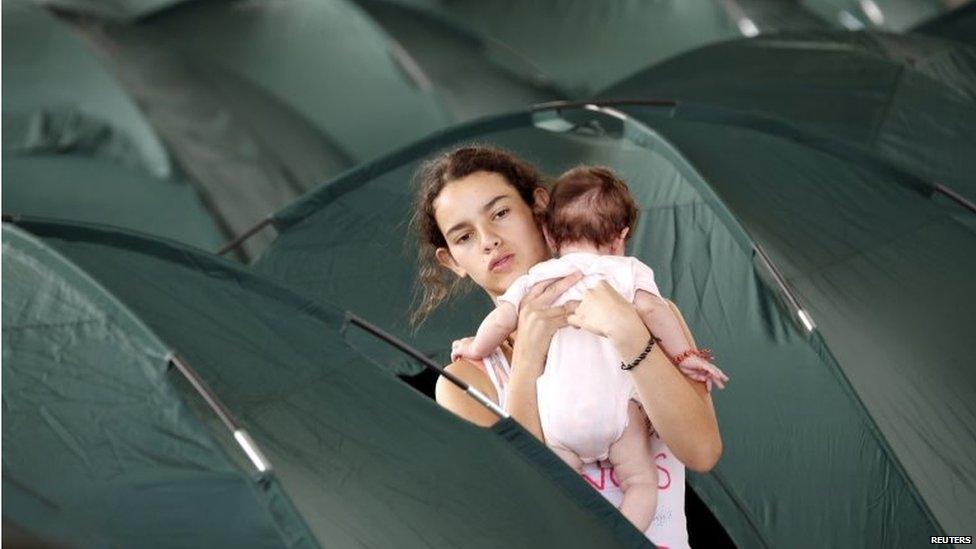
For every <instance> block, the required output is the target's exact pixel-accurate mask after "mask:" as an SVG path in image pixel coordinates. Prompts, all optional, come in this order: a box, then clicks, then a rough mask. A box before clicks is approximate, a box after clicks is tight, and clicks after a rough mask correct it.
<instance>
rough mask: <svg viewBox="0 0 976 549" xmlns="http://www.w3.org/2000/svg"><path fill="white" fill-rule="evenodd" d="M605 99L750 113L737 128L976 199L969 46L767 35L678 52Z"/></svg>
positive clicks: (975, 100)
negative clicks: (870, 159)
mask: <svg viewBox="0 0 976 549" xmlns="http://www.w3.org/2000/svg"><path fill="white" fill-rule="evenodd" d="M599 97H600V98H601V99H609V100H612V99H624V98H627V99H629V98H638V97H660V98H667V99H673V100H677V101H687V102H695V103H705V104H708V105H711V106H717V107H721V108H725V109H729V110H731V111H735V112H731V113H729V115H728V116H729V117H732V116H735V115H736V114H743V115H744V116H740V117H739V119H740V122H736V123H742V124H752V125H753V126H765V127H767V128H771V127H772V126H775V125H779V126H781V130H780V132H781V133H783V134H789V135H790V136H791V137H792V138H794V139H806V140H820V141H829V142H834V143H835V146H836V147H838V148H840V149H854V150H860V151H863V152H865V153H869V154H873V155H876V156H878V157H880V158H882V159H883V160H884V161H885V162H888V163H890V164H892V165H894V166H897V167H899V168H902V169H904V170H906V171H908V172H910V173H912V174H914V175H916V176H918V177H919V178H922V179H923V180H925V181H926V182H927V183H928V184H930V185H933V186H934V185H942V186H943V187H944V188H945V189H947V190H948V191H949V192H951V193H954V194H958V195H962V196H963V197H965V198H966V199H967V200H969V201H970V202H976V181H974V180H973V178H972V174H973V173H974V172H976V155H973V154H972V151H973V150H976V132H973V128H976V49H973V48H971V47H967V46H965V45H962V44H958V43H954V42H949V41H945V40H940V39H937V38H931V37H925V36H918V35H893V34H885V33H878V32H858V33H849V32H847V33H842V32H819V33H804V34H785V35H783V34H780V35H770V36H761V37H758V38H755V39H751V40H737V41H732V42H726V43H723V44H717V45H714V46H707V47H704V48H701V49H698V50H695V51H693V52H690V53H686V54H684V55H681V56H678V57H676V58H674V59H672V60H670V61H667V62H665V63H662V64H660V65H657V66H654V67H651V68H649V69H646V70H645V71H643V72H641V73H638V74H636V75H634V76H632V77H630V78H627V79H625V80H624V81H622V82H619V83H617V84H615V85H614V86H612V87H610V88H609V89H608V90H606V91H604V92H602V93H601V94H600V96H599ZM755 115H758V116H755Z"/></svg>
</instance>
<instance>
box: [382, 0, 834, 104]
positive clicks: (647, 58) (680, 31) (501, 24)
mask: <svg viewBox="0 0 976 549" xmlns="http://www.w3.org/2000/svg"><path fill="white" fill-rule="evenodd" d="M370 1H375V0H370ZM386 1H387V2H390V1H393V2H396V3H399V4H404V5H408V6H411V7H412V8H414V9H418V10H422V11H425V12H427V13H431V14H433V15H435V16H437V17H440V18H442V19H444V20H447V21H451V22H453V23H454V24H456V25H457V26H459V27H461V28H465V29H468V30H469V31H470V32H472V33H473V34H475V35H476V36H479V37H481V39H482V40H483V41H485V42H487V43H489V44H491V45H492V47H491V49H490V57H491V59H492V60H494V61H495V62H496V63H497V64H498V65H499V66H500V67H505V68H506V69H507V70H510V71H518V72H519V73H520V74H522V75H524V77H525V78H529V79H531V80H535V81H540V82H548V83H550V84H551V85H553V86H555V87H556V88H557V89H559V90H560V91H561V92H562V93H563V94H564V95H566V96H567V97H573V98H584V97H589V96H591V95H592V94H593V93H595V92H596V91H598V90H601V89H603V88H605V87H607V86H609V85H610V84H612V83H614V82H617V81H619V80H620V79H621V78H624V77H626V76H628V75H629V74H631V73H633V72H635V71H637V70H640V69H642V68H644V67H647V66H648V65H650V64H653V63H655V62H657V61H661V60H663V59H667V58H668V57H671V56H672V55H675V54H678V53H681V52H683V51H686V50H690V49H692V48H696V47H698V46H701V45H703V44H707V43H711V42H715V41H719V40H724V39H727V38H735V37H738V36H743V35H746V36H753V35H755V34H757V33H759V32H767V31H771V30H779V31H783V30H809V29H815V28H822V27H823V26H825V23H823V22H822V21H820V20H819V19H818V18H817V17H814V16H812V15H811V14H809V12H807V11H806V10H805V9H804V8H803V7H801V6H800V5H798V4H796V3H792V2H781V3H773V2H768V1H765V0H736V1H734V2H733V1H705V2H588V1H585V0H545V1H535V2H519V1H517V0H505V1H495V2H478V1H475V0H452V1H445V0H386Z"/></svg>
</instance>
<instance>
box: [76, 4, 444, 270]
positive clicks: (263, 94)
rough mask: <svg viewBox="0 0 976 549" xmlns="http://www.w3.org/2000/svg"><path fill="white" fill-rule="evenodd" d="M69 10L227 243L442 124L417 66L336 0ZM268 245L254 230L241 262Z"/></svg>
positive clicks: (267, 238)
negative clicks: (137, 12)
mask: <svg viewBox="0 0 976 549" xmlns="http://www.w3.org/2000/svg"><path fill="white" fill-rule="evenodd" d="M74 4H75V5H73V6H62V7H64V8H65V9H68V10H78V11H80V12H81V13H82V14H83V15H77V14H75V13H74V12H71V15H65V17H66V18H69V19H71V20H72V21H73V22H74V23H75V26H76V28H77V29H78V30H79V31H80V32H81V34H82V35H83V36H84V37H85V38H86V39H87V41H88V43H89V46H90V47H93V48H94V49H95V50H97V51H98V52H99V53H100V54H101V55H103V56H104V57H105V58H106V60H107V62H108V63H109V64H110V65H111V66H112V67H113V68H114V69H115V70H116V71H117V72H118V74H119V75H120V79H121V80H122V81H123V82H124V83H125V85H126V88H127V90H128V91H129V92H130V93H131V94H132V95H133V97H135V98H137V99H138V101H139V102H140V104H142V105H143V106H144V107H145V109H146V111H147V113H148V116H149V117H150V120H151V121H152V123H153V126H154V127H155V128H156V129H157V130H158V132H159V133H160V135H161V136H162V137H163V138H164V139H165V140H166V142H167V145H168V146H169V148H170V150H171V151H172V153H173V156H174V158H175V159H176V160H177V162H178V163H179V165H180V166H181V167H182V168H183V169H184V170H185V171H186V173H187V177H188V179H190V180H191V181H192V182H193V183H194V184H196V185H197V186H198V188H199V190H200V193H201V195H202V196H203V197H205V199H206V203H207V205H208V206H209V207H210V208H211V210H212V211H213V212H214V214H215V215H216V216H217V218H218V219H219V220H220V222H221V224H222V226H224V227H226V228H227V229H228V230H229V231H230V232H231V233H232V234H235V235H236V234H239V233H240V232H242V231H243V230H244V229H246V228H247V227H250V226H251V225H253V224H254V223H255V222H257V221H258V220H260V219H262V218H264V217H266V216H267V215H269V214H270V213H272V212H274V211H276V210H278V209H280V208H281V207H283V206H284V205H286V204H287V203H289V202H290V201H292V200H293V199H294V198H295V197H297V196H299V195H300V194H301V193H302V192H304V191H305V190H307V189H309V188H310V187H312V186H313V185H315V184H317V183H320V182H321V181H324V180H327V179H328V178H331V177H334V176H335V175H337V174H339V173H341V172H342V171H344V170H345V169H347V168H348V167H350V166H352V165H353V164H354V163H356V162H360V161H363V160H366V159H369V158H372V157H374V156H376V155H378V154H381V153H385V152H387V151H388V150H390V149H392V148H395V147H396V146H399V145H402V144H405V143H408V142H410V141H412V140H414V139H417V138H419V137H420V136H423V135H425V134H426V133H428V132H430V131H432V130H434V129H437V128H440V127H443V126H445V125H447V124H448V123H449V122H450V116H449V114H448V113H447V111H446V110H445V108H444V107H443V105H442V104H441V102H440V101H439V99H438V97H437V95H436V93H435V92H434V91H433V90H432V89H430V88H429V86H426V85H425V83H426V79H425V77H424V76H423V74H422V73H418V72H417V71H416V70H415V68H416V67H415V65H416V64H415V63H413V61H412V60H411V59H410V58H409V56H408V55H407V54H406V53H405V52H404V51H403V50H402V48H399V47H398V46H397V45H396V44H395V43H394V42H393V41H392V40H391V39H390V38H389V36H387V35H386V34H385V32H384V31H383V30H382V28H381V27H380V26H379V25H377V24H376V23H375V22H373V21H372V20H371V19H370V18H369V17H368V16H367V15H366V14H365V13H363V12H362V10H360V9H359V8H358V7H356V6H354V5H352V4H349V3H348V2H347V1H346V0H328V1H324V2H323V1H306V0H302V1H297V2H288V3H286V4H282V3H278V2H271V1H259V2H252V3H249V4H247V6H246V8H245V7H244V5H243V4H241V3H239V2H234V1H219V0H217V1H205V2H204V1H201V2H196V1H192V2H184V3H174V5H172V6H169V7H167V8H166V9H158V8H159V6H157V5H156V4H155V3H152V2H150V3H147V4H152V5H151V6H147V9H148V8H152V9H153V10H154V11H153V13H152V15H151V16H147V17H145V18H142V19H139V20H138V21H135V22H128V23H121V22H118V21H115V20H104V19H100V18H99V15H104V14H100V13H99V10H97V9H96V10H93V9H89V8H90V7H91V5H90V3H85V2H76V3H74ZM91 15H95V16H96V17H91ZM119 15H120V16H121V17H116V18H115V19H119V18H121V19H126V17H125V16H124V14H119ZM270 239H271V236H270V235H268V234H264V233H262V234H259V235H257V236H256V237H255V238H253V239H251V240H249V241H248V243H247V245H246V247H245V249H244V250H243V252H244V255H245V256H254V255H256V254H258V253H259V252H260V250H262V249H263V248H264V246H265V245H266V244H267V243H268V242H269V241H270Z"/></svg>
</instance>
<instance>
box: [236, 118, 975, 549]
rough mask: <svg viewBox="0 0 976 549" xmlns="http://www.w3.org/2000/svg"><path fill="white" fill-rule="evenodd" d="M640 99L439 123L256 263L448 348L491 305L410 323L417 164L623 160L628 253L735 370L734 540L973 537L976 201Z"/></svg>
mask: <svg viewBox="0 0 976 549" xmlns="http://www.w3.org/2000/svg"><path fill="white" fill-rule="evenodd" d="M627 109H628V110H629V112H630V113H631V115H628V114H627V113H624V112H622V111H620V110H616V109H612V108H609V107H597V106H588V107H586V106H576V107H573V106H570V105H567V106H565V107H564V108H545V109H541V110H537V111H535V112H526V113H516V114H512V115H507V116H499V117H493V118H488V119H484V120H482V121H479V122H477V123H472V124H468V125H463V126H459V127H456V128H452V129H451V130H448V131H445V132H442V133H439V134H437V135H435V136H432V137H431V138H429V139H427V140H424V141H422V142H419V143H416V144H415V145H413V146H411V147H408V148H405V149H402V150H400V151H398V152H396V153H394V154H392V155H390V156H387V157H385V158H383V159H381V160H379V161H377V162H375V163H373V164H370V165H367V166H364V167H362V168H360V169H356V170H353V171H352V172H349V173H348V174H346V175H344V176H342V177H340V178H337V179H336V180H334V181H331V182H329V183H327V184H325V185H323V186H321V187H320V188H318V189H316V190H315V191H314V192H312V193H309V195H307V196H306V197H304V198H303V199H302V200H300V201H298V202H296V203H295V204H293V205H292V206H290V207H289V208H288V209H286V210H283V211H282V212H279V213H278V214H276V216H275V218H274V223H275V226H276V228H277V230H278V232H279V236H278V238H277V240H276V241H275V243H274V244H273V245H272V247H271V248H270V249H269V251H268V252H267V253H266V254H265V255H264V256H263V257H262V258H260V260H259V261H258V262H257V263H256V264H255V266H254V268H255V269H256V270H257V271H258V272H259V273H261V274H264V275H266V276H268V277H270V278H273V279H275V280H277V281H279V282H280V283H281V284H283V285H285V286H287V287H289V288H291V289H292V290H294V291H295V292H296V293H300V294H302V295H305V296H307V297H309V298H311V299H313V300H315V301H318V302H335V303H337V304H339V305H340V306H341V307H344V308H348V309H351V310H356V311H362V313H363V314H364V315H366V316H368V317H370V318H374V319H375V320H376V321H377V323H378V324H380V325H381V326H382V327H384V328H386V329H388V330H390V331H392V332H394V333H396V334H398V335H400V336H402V337H404V338H409V339H410V340H411V341H412V342H414V343H415V344H416V345H417V346H418V348H420V349H421V350H422V351H423V352H425V353H428V354H429V355H431V356H436V357H438V359H439V360H442V361H446V353H447V350H448V349H449V346H450V341H451V340H452V339H453V338H456V337H459V336H464V335H470V333H471V332H472V331H473V330H474V328H475V326H476V325H477V322H478V319H480V318H482V316H483V315H484V314H485V313H486V312H487V311H488V310H489V308H490V303H489V301H488V299H487V298H486V297H485V296H484V295H483V294H481V293H479V292H472V293H470V294H469V295H468V296H467V297H466V298H464V299H460V300H457V303H455V305H454V307H445V308H444V309H443V310H441V311H439V312H438V313H436V314H435V315H434V316H433V317H432V318H431V319H430V320H429V321H428V323H427V324H425V325H424V326H422V327H421V328H420V330H419V331H418V332H417V333H415V334H414V333H411V331H410V329H409V327H408V326H407V324H406V318H407V317H408V314H409V311H410V304H411V287H412V285H413V282H414V279H415V275H414V264H413V261H414V256H415V252H414V249H413V244H412V241H411V239H410V235H409V234H407V233H406V231H405V227H406V223H407V221H408V219H409V216H410V211H409V203H410V199H411V197H412V194H411V186H410V184H409V181H410V178H411V176H412V174H413V173H414V171H415V169H416V168H417V166H418V164H419V163H420V162H421V161H422V160H424V159H426V158H429V157H431V156H432V155H434V154H436V153H437V152H438V151H440V150H443V149H445V148H450V147H454V146H457V145H459V144H462V143H470V142H477V143H489V144H495V145H500V146H504V147H506V148H508V149H510V150H512V151H515V152H517V153H518V154H519V155H521V156H523V157H524V158H525V159H527V160H529V161H531V162H533V163H535V164H536V165H537V166H539V167H540V168H541V169H543V170H544V171H545V172H547V173H550V174H555V173H558V172H560V171H561V170H564V169H566V168H568V167H571V166H574V165H576V164H578V163H598V164H605V165H609V166H611V167H612V168H614V169H616V170H618V171H619V173H620V174H621V175H622V176H623V177H624V178H625V179H626V180H627V181H628V182H629V183H630V186H631V188H632V190H633V192H634V194H635V196H636V198H637V200H638V203H639V206H640V208H641V219H640V222H639V224H638V227H637V230H636V231H635V236H634V238H633V240H632V242H631V245H630V253H631V254H633V255H636V256H637V257H639V258H641V259H642V260H644V261H646V262H647V263H648V264H650V265H651V266H652V267H653V268H654V269H655V271H656V273H657V277H658V283H659V285H660V287H661V289H662V292H663V293H664V294H665V295H666V296H668V297H670V298H671V299H673V300H674V301H675V302H676V303H677V305H678V306H679V308H680V309H681V310H682V312H683V313H684V315H685V317H686V319H687V321H688V323H689V325H690V327H691V329H692V332H693V333H694V334H695V335H696V338H697V339H698V340H699V342H700V344H702V345H705V346H708V347H711V348H712V349H713V350H714V351H715V353H716V354H717V355H718V357H720V358H719V363H720V365H721V366H722V367H723V368H724V369H725V370H726V371H727V372H728V373H729V374H730V375H731V376H732V378H733V384H732V385H731V386H730V387H729V389H727V390H726V391H721V392H717V393H715V394H714V395H713V397H714V399H715V402H716V407H717V409H718V415H719V420H720V424H721V427H722V433H723V439H724V442H725V453H724V456H723V457H722V459H721V461H720V462H719V464H718V466H717V467H716V469H715V470H714V471H713V472H711V473H710V474H708V475H691V476H690V483H691V485H692V487H693V488H694V489H695V491H696V492H697V493H698V494H699V495H700V496H701V498H702V500H703V501H704V502H705V503H706V504H707V505H708V507H709V508H710V510H711V511H712V513H714V515H715V516H716V518H717V519H718V520H719V521H720V522H721V524H722V526H723V527H724V528H725V529H726V530H727V532H728V533H729V535H730V536H731V537H732V539H733V540H734V541H735V542H736V544H738V545H739V546H742V547H755V546H766V547H779V546H789V547H822V546H866V545H872V544H877V543H883V544H884V545H894V546H899V545H913V544H919V543H928V539H929V536H931V535H937V534H938V533H941V532H959V531H964V530H965V528H966V526H967V524H968V522H969V518H970V516H971V512H970V511H971V510H972V509H973V508H974V506H976V499H974V498H976V491H974V490H972V487H973V486H974V485H976V461H974V458H973V456H976V439H974V438H973V437H972V435H971V433H970V432H969V431H968V429H969V427H970V426H971V424H972V422H971V418H973V417H974V414H976V409H974V404H973V403H974V402H976V394H974V392H976V379H974V372H973V370H972V369H970V368H967V367H965V366H964V365H965V364H967V363H968V358H967V357H968V354H969V350H968V348H967V346H966V344H965V343H964V342H965V341H967V337H966V334H967V333H968V332H969V331H971V330H972V328H973V327H974V326H976V317H974V313H973V311H972V309H971V307H968V306H967V305H966V304H968V303H972V302H973V300H974V298H976V288H974V285H973V284H972V283H971V280H970V276H969V274H968V273H971V272H973V269H974V268H976V237H974V234H973V231H974V224H973V212H971V211H969V210H966V209H963V208H961V207H960V206H959V205H958V204H956V203H955V202H952V201H949V200H942V199H940V198H939V197H940V196H941V195H932V194H931V188H930V187H928V186H926V184H925V183H924V182H922V181H920V180H918V178H915V177H913V176H912V175H911V174H907V173H905V172H904V171H901V170H899V169H897V168H896V167H894V166H891V165H890V164H887V163H885V162H883V161H880V160H878V159H877V158H875V157H872V156H869V155H865V154H858V153H856V152H855V151H846V152H845V153H844V154H840V153H839V152H837V151H835V150H831V149H824V148H818V147H816V146H813V145H812V144H808V143H803V142H801V141H797V140H795V139H792V138H790V137H789V136H784V135H780V134H777V133H776V132H766V131H763V130H762V129H761V128H755V127H749V126H748V125H746V124H732V123H725V122H723V121H722V120H714V121H708V120H704V119H703V118H702V117H701V116H698V115H699V114H700V113H699V112H698V111H695V110H694V109H691V110H688V109H686V108H684V107H681V106H678V105H675V104H673V103H666V102H664V103H660V104H656V105H649V106H644V107H636V106H628V107H627ZM637 116H639V119H638V118H637ZM363 288H368V289H369V290H368V291H363ZM352 343H353V344H357V345H358V346H359V347H360V348H362V349H365V345H363V343H362V342H357V341H352ZM366 352H370V353H372V354H371V356H373V358H374V360H376V361H378V362H380V363H382V364H385V365H387V366H388V367H389V368H393V369H395V370H396V371H399V372H405V371H407V369H408V367H409V365H408V364H406V363H405V361H402V360H401V361H396V360H395V358H394V357H392V356H383V355H382V354H381V353H379V352H377V351H375V350H368V349H367V350H366ZM946 487H958V489H956V488H953V489H946ZM692 528H694V525H692ZM919 540H921V541H919Z"/></svg>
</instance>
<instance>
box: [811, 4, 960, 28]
mask: <svg viewBox="0 0 976 549" xmlns="http://www.w3.org/2000/svg"><path fill="white" fill-rule="evenodd" d="M800 4H801V5H803V6H804V7H805V8H807V9H808V10H810V11H811V12H813V13H815V14H817V15H818V16H820V17H822V18H823V19H824V20H826V21H830V22H832V23H833V24H834V25H835V26H836V25H838V24H839V25H841V26H844V27H846V28H848V29H851V30H858V29H863V28H879V29H887V30H893V31H902V30H906V29H908V28H909V27H911V26H912V25H915V24H916V23H918V22H919V21H924V20H926V19H928V18H930V17H933V16H935V15H938V14H939V13H942V12H943V11H946V10H948V9H949V8H948V4H949V2H940V1H939V0H800Z"/></svg>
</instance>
